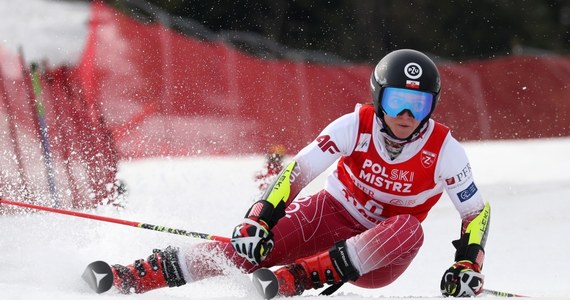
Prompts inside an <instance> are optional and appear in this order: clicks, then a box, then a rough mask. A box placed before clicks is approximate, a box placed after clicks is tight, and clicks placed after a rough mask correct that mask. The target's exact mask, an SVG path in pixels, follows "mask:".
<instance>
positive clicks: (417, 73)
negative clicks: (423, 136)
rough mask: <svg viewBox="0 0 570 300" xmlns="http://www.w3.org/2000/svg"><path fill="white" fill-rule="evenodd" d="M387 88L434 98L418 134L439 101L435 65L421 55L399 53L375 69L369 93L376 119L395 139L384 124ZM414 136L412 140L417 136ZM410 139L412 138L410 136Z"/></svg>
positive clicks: (409, 51)
mask: <svg viewBox="0 0 570 300" xmlns="http://www.w3.org/2000/svg"><path fill="white" fill-rule="evenodd" d="M386 87H396V88H403V89H410V90H415V91H422V92H428V93H432V94H433V95H434V98H433V103H432V107H431V111H430V113H429V114H428V115H427V116H426V117H425V118H424V119H423V120H422V123H421V124H420V125H419V126H418V129H416V132H417V131H419V130H420V129H421V128H422V127H423V125H424V124H425V123H426V122H427V121H428V120H429V118H430V117H431V114H432V113H433V111H434V109H435V107H436V105H437V102H438V100H439V92H440V89H441V81H440V77H439V71H438V70H437V67H436V65H435V63H434V62H433V61H432V60H431V59H430V58H429V57H428V56H427V55H425V54H423V53H422V52H419V51H416V50H412V49H400V50H395V51H393V52H390V53H388V54H387V55H386V56H384V57H383V58H382V59H381V60H380V62H378V64H377V65H376V67H375V68H374V70H373V71H372V75H371V76H370V90H371V92H372V103H374V111H375V112H376V116H378V118H380V120H381V121H382V123H383V125H384V128H386V129H387V133H388V134H389V135H390V136H392V137H394V138H396V139H399V138H397V137H395V136H394V135H393V134H392V132H391V131H390V130H389V128H388V127H387V126H386V124H385V123H384V114H383V110H382V105H381V103H382V99H381V97H382V94H383V89H384V88H386ZM416 132H414V133H413V134H412V136H413V135H414V134H415V133H416ZM410 137H411V136H410Z"/></svg>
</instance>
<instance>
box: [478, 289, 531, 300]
mask: <svg viewBox="0 0 570 300" xmlns="http://www.w3.org/2000/svg"><path fill="white" fill-rule="evenodd" d="M482 294H485V295H491V296H496V297H525V298H528V296H523V295H519V294H513V293H508V292H501V291H495V290H488V289H483V292H482Z"/></svg>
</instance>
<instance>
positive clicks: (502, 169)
mask: <svg viewBox="0 0 570 300" xmlns="http://www.w3.org/2000/svg"><path fill="white" fill-rule="evenodd" d="M88 12H89V9H88V5H87V4H86V3H82V2H74V1H53V0H25V1H22V0H1V1H0V47H2V48H3V49H7V50H9V51H12V52H14V53H15V52H16V51H17V49H18V47H20V46H22V47H23V49H24V54H25V56H26V59H27V60H28V61H34V60H35V61H37V60H42V59H47V60H48V63H50V64H54V65H58V64H74V63H75V62H77V61H78V59H79V57H80V54H81V51H82V47H83V43H84V42H85V37H86V33H87V27H86V25H87V20H88ZM315 134H316V133H315ZM465 145H466V149H467V152H468V155H469V156H470V159H471V165H472V167H473V171H474V174H475V178H476V180H477V184H478V187H479V189H480V190H481V191H482V192H483V194H484V196H485V198H486V199H487V200H489V201H490V202H491V207H492V221H491V227H490V235H489V239H488V241H487V247H486V250H487V258H486V261H485V268H484V274H485V275H486V285H485V287H486V288H489V289H496V290H501V291H507V292H514V293H519V294H523V295H529V296H533V297H536V298H543V299H546V298H548V299H552V298H570V285H569V281H570V275H569V273H568V270H570V260H568V259H567V256H568V251H569V250H570V238H569V237H568V229H570V226H568V224H569V223H568V221H567V218H566V215H567V213H566V210H567V209H568V208H570V204H569V203H568V201H569V200H568V199H569V198H570V197H569V196H570V172H568V170H570V159H568V153H570V138H560V139H548V140H547V139H541V140H531V141H517V142H514V141H502V142H479V143H465ZM262 160H263V158H262V157H260V156H259V157H210V158H187V159H169V158H164V159H148V160H141V161H123V162H121V163H120V177H121V178H122V179H124V180H125V181H126V183H127V185H128V188H129V191H130V192H129V196H128V199H127V201H128V203H127V208H126V209H124V210H117V209H115V208H111V207H104V208H100V209H98V210H95V211H90V213H93V214H97V215H102V216H108V217H115V218H121V219H125V220H130V221H137V222H145V223H150V224H155V225H163V226H167V227H171V228H179V229H185V230H188V231H196V232H204V233H211V234H216V235H222V236H229V234H230V233H231V230H232V229H233V227H234V226H235V225H236V224H237V223H238V222H239V221H240V220H241V218H242V216H243V214H244V213H245V210H246V209H247V208H248V207H249V205H250V204H251V203H252V201H253V200H254V199H255V196H256V195H257V194H258V192H257V191H256V188H255V186H254V184H253V175H254V173H255V172H256V171H258V170H259V169H260V168H261V166H262ZM322 182H323V178H322V177H319V178H318V179H317V180H315V182H313V183H312V184H311V185H310V186H309V187H308V188H307V189H305V190H304V191H303V192H302V194H308V193H312V192H315V191H317V190H318V189H319V188H320V187H321V186H322ZM12 200H18V199H12ZM423 226H424V230H425V236H426V239H425V243H424V246H423V248H422V249H421V250H420V252H419V254H418V256H417V257H416V259H415V261H414V262H413V263H412V265H411V266H410V267H409V269H408V270H407V272H406V273H404V275H402V276H401V277H400V278H399V279H398V280H397V281H396V282H395V283H394V284H392V285H390V286H388V287H386V288H383V289H375V290H365V289H360V288H357V287H354V286H351V285H345V286H344V287H342V288H341V289H340V290H339V291H338V292H337V293H336V294H335V295H334V297H333V298H334V299H362V298H370V299H386V298H392V297H393V298H398V299H409V298H412V299H421V298H433V297H439V295H440V294H439V280H440V277H441V275H442V273H443V271H444V270H445V269H446V268H447V267H448V266H449V265H450V264H451V262H452V257H453V247H452V246H451V240H453V239H456V238H457V235H458V232H459V216H458V215H457V213H456V212H455V210H454V208H453V207H452V205H451V203H450V201H449V199H448V198H447V197H446V196H444V197H443V198H442V199H441V200H440V202H439V203H438V204H436V206H435V207H434V208H433V210H432V212H431V213H430V215H429V216H428V218H427V219H426V221H424V223H423ZM198 242H202V241H199V240H196V239H192V238H187V237H182V236H177V235H171V234H166V233H159V232H153V231H149V230H143V229H137V228H134V227H129V226H124V225H118V224H112V223H104V222H100V221H94V220H88V219H82V218H76V217H71V216H65V215H58V214H53V213H33V214H27V215H10V216H0V299H2V300H4V299H9V300H12V299H42V300H50V299H58V300H101V299H204V298H207V299H236V298H237V299H256V298H257V296H256V295H255V294H254V293H253V290H252V288H251V285H250V283H249V277H248V275H243V274H239V272H235V271H229V272H228V274H229V275H228V276H225V277H219V278H213V279H208V280H205V281H201V282H197V283H193V284H189V285H185V286H182V287H179V288H172V289H169V288H166V289H160V290H156V291H151V292H149V293H146V294H142V295H131V296H125V295H120V294H118V293H116V292H113V291H110V292H108V293H106V294H102V295H97V294H94V293H92V292H91V291H90V290H89V288H88V287H87V285H86V284H84V283H83V281H82V280H81V278H80V277H81V274H82V272H83V269H84V267H85V266H86V265H87V264H88V263H90V262H91V261H94V260H99V259H101V260H106V261H109V262H111V263H122V264H126V263H132V262H133V261H134V260H135V259H139V258H146V257H147V256H148V255H149V254H150V253H151V250H152V249H153V248H164V247H166V246H167V245H176V246H180V247H186V246H191V245H192V244H194V243H198ZM316 294H317V293H316V292H314V291H310V292H307V293H305V295H304V296H303V298H310V299H328V297H324V296H316Z"/></svg>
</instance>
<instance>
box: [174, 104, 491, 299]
mask: <svg viewBox="0 0 570 300" xmlns="http://www.w3.org/2000/svg"><path fill="white" fill-rule="evenodd" d="M381 129H382V124H381V122H380V121H379V120H378V118H377V117H376V116H375V114H374V108H373V106H372V105H357V107H356V109H355V111H354V112H352V113H349V114H346V115H344V116H342V117H340V118H338V119H337V120H335V121H333V122H332V123H330V124H329V125H328V126H327V127H326V128H325V129H324V130H323V131H322V132H321V133H320V134H319V135H318V137H317V138H316V139H315V140H314V141H313V142H312V143H310V144H309V145H307V146H306V147H305V148H304V149H302V150H301V151H300V152H299V153H298V154H297V155H296V156H295V157H294V159H293V160H294V161H296V162H297V166H298V168H296V170H297V172H295V173H294V174H293V175H292V177H291V185H292V189H294V191H292V195H297V192H298V191H299V190H300V189H301V188H303V187H305V186H306V185H307V184H308V183H309V182H311V181H312V180H313V179H314V178H316V177H317V176H318V175H319V174H321V173H323V172H324V171H326V170H327V169H328V168H329V167H330V166H331V165H332V164H334V163H335V162H337V163H336V168H335V169H334V170H333V171H332V173H331V174H330V175H329V176H328V178H327V180H326V184H325V187H324V189H323V190H321V191H320V192H318V193H316V194H314V195H311V196H308V197H300V198H296V199H294V200H292V201H289V205H288V206H287V209H286V215H285V217H283V218H281V219H280V220H279V222H278V223H277V224H276V225H275V226H274V227H273V229H272V232H273V233H274V242H275V247H274V249H273V251H272V253H271V254H270V255H269V256H268V257H267V259H265V260H264V261H263V262H262V264H261V265H260V266H261V267H271V266H277V265H285V264H289V263H292V262H293V261H294V260H295V259H298V258H302V257H306V256H309V255H313V254H315V253H317V252H320V251H325V250H327V249H329V248H330V247H331V246H332V245H333V244H334V243H335V242H337V241H339V240H347V247H348V252H349V256H350V258H351V261H352V262H353V264H354V265H355V267H356V268H357V269H358V270H359V272H360V274H361V277H360V278H359V279H358V280H356V281H355V282H353V284H356V285H358V286H361V287H368V288H378V287H382V286H385V285H388V284H390V283H391V282H393V281H394V280H395V279H396V278H397V277H399V276H400V275H401V274H402V273H403V272H404V270H405V269H406V268H407V267H408V266H409V264H410V263H411V261H412V259H413V258H414V257H415V255H416V254H417V252H418V250H419V248H420V247H421V245H422V243H423V231H422V228H421V225H420V222H422V221H423V220H424V219H425V218H426V217H427V214H428V212H429V210H430V209H431V208H432V207H433V205H435V203H436V202H437V201H438V200H439V198H440V196H441V195H442V193H443V191H444V190H446V192H447V194H448V196H449V198H450V199H451V201H452V202H453V204H454V206H455V208H456V209H457V211H458V212H459V215H460V216H461V218H466V217H468V216H470V215H472V214H474V213H477V212H479V211H481V210H482V209H483V207H484V205H485V203H484V202H483V199H482V197H481V193H480V192H479V190H478V189H477V187H476V185H475V182H474V180H473V176H472V173H471V167H470V164H469V160H468V159H467V156H466V154H465V151H464V149H463V147H462V146H461V145H460V144H459V142H458V141H457V140H456V139H454V138H453V137H452V136H451V134H450V132H449V129H448V128H447V127H445V126H443V125H441V124H439V123H437V122H435V121H433V120H429V122H428V124H427V128H426V129H425V130H424V131H423V133H422V134H421V136H420V137H419V138H417V139H416V140H414V141H413V142H409V143H407V144H406V145H405V146H404V148H403V149H402V152H401V153H400V154H399V155H398V156H397V157H396V158H395V159H394V160H391V159H390V156H389V154H388V152H387V150H386V147H385V143H384V137H383V136H382V134H383V133H382V132H381ZM204 246H205V247H207V248H213V247H214V246H213V244H207V245H204ZM215 247H220V248H221V249H222V250H223V251H224V253H225V254H226V256H228V257H229V258H230V259H231V260H232V261H233V262H234V263H235V264H237V265H238V266H240V267H242V268H244V269H246V270H248V271H253V270H255V269H256V268H258V266H253V265H251V264H250V263H249V262H247V261H246V260H245V259H243V258H241V257H239V256H238V255H236V254H235V253H234V250H233V248H232V247H231V245H229V244H228V245H224V244H218V245H216V246H215ZM186 264H187V270H188V273H186V272H185V275H186V277H191V278H192V279H194V280H196V279H200V278H203V277H206V276H211V275H213V273H215V272H212V269H211V268H208V267H206V266H204V265H203V264H202V263H200V262H199V260H196V258H195V257H193V255H188V256H187V261H186Z"/></svg>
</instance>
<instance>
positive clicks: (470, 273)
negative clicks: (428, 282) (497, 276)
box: [440, 260, 485, 297]
mask: <svg viewBox="0 0 570 300" xmlns="http://www.w3.org/2000/svg"><path fill="white" fill-rule="evenodd" d="M480 271H481V268H480V267H479V266H478V265H477V264H473V263H472V262H471V261H469V260H461V261H457V262H455V263H454V264H453V265H452V266H451V267H450V268H449V269H447V270H446V271H445V273H443V277H442V278H441V285H440V288H441V294H442V295H443V296H445V297H474V296H477V295H478V294H480V293H481V292H482V291H483V280H484V278H485V276H483V274H481V272H480Z"/></svg>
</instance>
